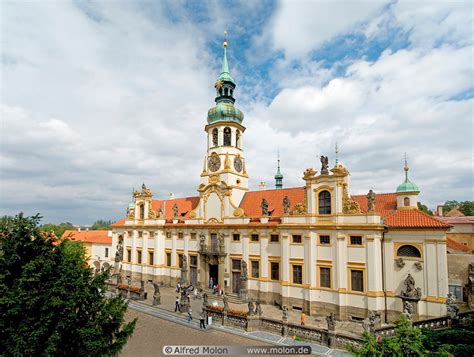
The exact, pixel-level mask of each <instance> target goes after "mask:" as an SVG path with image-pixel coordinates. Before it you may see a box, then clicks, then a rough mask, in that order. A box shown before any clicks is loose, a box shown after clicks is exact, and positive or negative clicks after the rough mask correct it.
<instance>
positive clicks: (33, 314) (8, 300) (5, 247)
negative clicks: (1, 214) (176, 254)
mask: <svg viewBox="0 0 474 357" xmlns="http://www.w3.org/2000/svg"><path fill="white" fill-rule="evenodd" d="M39 221H40V217H39V216H38V215H36V216H34V217H24V216H23V215H22V214H20V215H18V216H16V217H14V218H10V219H2V220H0V355H2V356H3V355H17V356H20V355H21V356H33V355H45V356H52V355H54V356H70V355H75V356H91V355H97V356H103V355H115V354H117V353H118V352H119V351H120V350H121V349H122V348H123V346H124V345H125V343H126V341H127V340H128V338H129V337H130V336H131V334H132V333H133V330H134V328H135V323H136V321H135V320H134V321H132V322H129V323H124V313H125V311H126V309H127V303H126V302H125V301H124V300H123V299H122V298H121V297H113V298H107V297H106V296H105V295H104V292H105V291H106V284H105V280H106V278H107V274H108V272H106V273H103V274H99V275H97V276H96V277H94V276H93V274H92V271H91V269H90V268H89V267H88V266H87V263H86V260H85V252H84V249H83V248H82V246H81V245H80V244H79V243H78V242H73V241H69V240H64V241H63V242H59V241H58V239H57V238H56V237H55V236H54V235H53V234H51V233H47V232H41V231H40V229H39V228H38V223H39Z"/></svg>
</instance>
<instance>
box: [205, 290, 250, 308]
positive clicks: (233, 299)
mask: <svg viewBox="0 0 474 357" xmlns="http://www.w3.org/2000/svg"><path fill="white" fill-rule="evenodd" d="M204 292H205V293H206V294H207V297H208V301H209V302H210V303H211V302H212V301H219V305H221V306H222V305H224V302H223V297H224V296H223V295H215V294H214V290H211V289H204ZM226 295H227V298H228V299H229V303H231V304H236V305H247V302H246V301H244V300H242V299H241V298H239V295H237V294H235V293H228V294H226Z"/></svg>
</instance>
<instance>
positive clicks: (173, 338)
mask: <svg viewBox="0 0 474 357" xmlns="http://www.w3.org/2000/svg"><path fill="white" fill-rule="evenodd" d="M135 317H138V321H137V325H136V328H135V332H134V334H133V336H132V337H131V338H130V340H129V341H128V343H127V345H126V346H125V347H124V349H123V350H122V352H121V354H120V356H122V357H148V356H164V354H163V351H162V349H163V346H164V345H240V346H270V344H268V343H264V342H260V341H255V340H250V339H248V338H245V337H241V336H237V335H232V334H229V333H225V332H221V331H216V330H206V331H199V329H193V328H189V327H185V326H182V325H180V324H176V323H173V322H170V321H166V320H162V319H159V318H156V317H154V316H150V315H148V314H145V313H142V312H138V311H134V310H132V309H128V311H127V314H126V320H127V321H130V320H132V319H134V318H135Z"/></svg>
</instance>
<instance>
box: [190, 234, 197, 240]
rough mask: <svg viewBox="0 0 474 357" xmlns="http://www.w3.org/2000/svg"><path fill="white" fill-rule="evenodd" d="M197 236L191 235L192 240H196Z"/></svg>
mask: <svg viewBox="0 0 474 357" xmlns="http://www.w3.org/2000/svg"><path fill="white" fill-rule="evenodd" d="M196 237H197V234H196V233H194V232H193V233H191V239H193V240H196Z"/></svg>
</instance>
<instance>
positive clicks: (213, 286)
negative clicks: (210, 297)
mask: <svg viewBox="0 0 474 357" xmlns="http://www.w3.org/2000/svg"><path fill="white" fill-rule="evenodd" d="M215 281H216V280H215V279H213V278H212V277H211V278H209V289H212V290H213V291H214V295H222V294H223V291H222V288H221V286H220V284H215Z"/></svg>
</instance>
